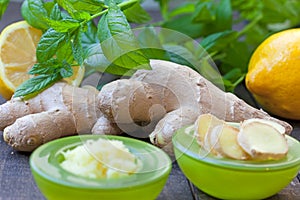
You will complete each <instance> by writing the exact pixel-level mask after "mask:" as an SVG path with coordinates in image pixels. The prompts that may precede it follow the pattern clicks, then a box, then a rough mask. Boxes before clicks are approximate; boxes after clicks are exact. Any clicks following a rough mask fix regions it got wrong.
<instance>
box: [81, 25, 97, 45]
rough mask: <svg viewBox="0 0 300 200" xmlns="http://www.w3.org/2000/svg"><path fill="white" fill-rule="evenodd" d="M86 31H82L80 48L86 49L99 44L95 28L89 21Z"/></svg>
mask: <svg viewBox="0 0 300 200" xmlns="http://www.w3.org/2000/svg"><path fill="white" fill-rule="evenodd" d="M86 27H87V28H86V30H85V31H83V33H82V37H81V43H82V48H83V49H87V48H88V46H89V45H93V44H95V43H99V46H100V41H99V38H98V37H97V26H96V25H95V24H94V22H93V21H89V22H88V23H87V24H86Z"/></svg>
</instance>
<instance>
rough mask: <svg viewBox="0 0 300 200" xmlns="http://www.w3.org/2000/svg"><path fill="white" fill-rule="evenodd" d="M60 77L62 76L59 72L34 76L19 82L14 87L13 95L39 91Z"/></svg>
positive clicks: (18, 95) (17, 95) (20, 95)
mask: <svg viewBox="0 0 300 200" xmlns="http://www.w3.org/2000/svg"><path fill="white" fill-rule="evenodd" d="M61 78H62V77H61V75H60V74H59V73H54V74H43V75H39V76H35V77H33V78H31V79H29V80H27V81H25V82H24V83H23V84H21V85H20V86H19V87H18V88H17V89H16V91H15V94H14V97H22V96H27V95H30V94H33V93H37V92H40V91H42V90H44V89H45V88H47V87H49V86H51V85H52V84H53V83H55V82H56V81H58V80H60V79H61Z"/></svg>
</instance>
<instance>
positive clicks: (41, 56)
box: [36, 28, 67, 62]
mask: <svg viewBox="0 0 300 200" xmlns="http://www.w3.org/2000/svg"><path fill="white" fill-rule="evenodd" d="M65 40H67V33H61V32H57V31H55V30H54V29H52V28H50V29H48V30H47V31H46V32H45V33H44V34H43V35H42V38H41V39H40V42H39V43H38V46H37V49H36V57H37V60H38V62H45V61H47V60H49V59H50V58H52V57H53V56H54V55H55V53H56V51H57V50H58V49H59V48H60V47H61V46H62V44H63V43H64V42H65Z"/></svg>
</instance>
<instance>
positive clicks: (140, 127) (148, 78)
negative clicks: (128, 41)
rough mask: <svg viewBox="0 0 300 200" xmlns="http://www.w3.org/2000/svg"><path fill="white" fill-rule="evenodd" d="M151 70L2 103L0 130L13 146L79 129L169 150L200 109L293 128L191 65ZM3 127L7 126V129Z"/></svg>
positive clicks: (159, 65) (155, 65)
mask: <svg viewBox="0 0 300 200" xmlns="http://www.w3.org/2000/svg"><path fill="white" fill-rule="evenodd" d="M150 64H151V67H152V70H137V71H136V72H135V73H134V75H133V76H132V77H131V78H130V79H129V80H128V79H121V80H117V81H113V82H111V83H109V84H106V85H105V86H104V87H103V88H102V89H101V91H100V92H98V91H96V90H94V89H83V88H76V87H72V86H69V85H67V84H65V83H57V84H54V85H53V86H52V87H50V88H48V89H47V90H45V91H44V92H42V93H41V94H39V95H38V96H36V97H34V98H32V99H30V100H28V101H24V100H22V99H19V98H18V99H12V100H11V101H8V102H7V103H5V104H3V105H1V106H0V129H1V130H3V129H4V133H3V136H4V139H5V141H6V142H7V143H8V144H10V145H11V146H13V147H14V148H15V149H17V150H21V151H32V150H33V149H35V148H36V147H38V146H39V145H41V144H43V143H45V142H47V141H50V140H53V139H55V138H59V137H63V136H67V135H73V134H77V133H79V134H83V133H94V134H119V133H120V132H126V133H129V134H134V136H136V137H140V138H146V137H150V140H151V142H152V143H153V144H155V145H157V146H159V147H164V148H165V149H166V150H167V151H172V144H171V137H172V135H173V134H174V132H175V131H176V130H177V129H179V128H181V127H182V126H184V125H189V124H193V123H194V122H195V120H196V119H197V117H198V116H199V115H200V114H205V113H211V114H213V115H215V116H216V117H218V118H220V119H224V120H226V121H233V122H239V121H243V120H245V119H250V118H261V119H268V120H270V121H274V122H277V123H279V124H281V125H282V126H283V127H284V129H285V130H284V132H285V133H290V132H291V130H292V127H291V126H290V125H289V124H288V123H286V122H284V121H281V120H278V119H276V118H273V117H271V116H269V115H268V114H267V113H265V112H264V111H262V110H258V109H256V108H253V107H251V106H250V105H248V104H246V103H245V102H244V101H242V100H241V99H239V98H238V97H236V96H235V95H233V94H232V93H225V92H223V91H222V90H220V89H219V88H217V87H216V86H214V85H213V84H212V83H211V82H209V81H208V80H206V79H205V78H203V77H202V76H201V75H200V74H198V73H197V72H196V71H194V70H192V69H191V68H189V67H186V66H182V65H179V64H176V63H171V62H167V61H161V60H151V63H150ZM5 127H6V128H5Z"/></svg>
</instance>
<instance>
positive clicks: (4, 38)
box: [0, 21, 84, 99]
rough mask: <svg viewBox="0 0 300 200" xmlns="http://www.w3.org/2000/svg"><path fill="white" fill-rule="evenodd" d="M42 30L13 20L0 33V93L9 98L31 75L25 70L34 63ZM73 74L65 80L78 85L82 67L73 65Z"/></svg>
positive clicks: (82, 74) (82, 73)
mask: <svg viewBox="0 0 300 200" xmlns="http://www.w3.org/2000/svg"><path fill="white" fill-rule="evenodd" d="M41 36H42V32H41V31H40V30H38V29H35V28H33V27H31V26H30V25H29V24H28V23H27V22H25V21H20V22H15V23H13V24H11V25H9V26H7V27H6V28H5V29H4V30H3V31H2V33H1V35H0V94H1V96H2V97H4V98H5V99H10V98H11V96H12V95H13V93H14V91H15V90H16V88H17V87H18V86H19V85H20V84H21V83H23V82H24V81H25V80H28V79H29V78H31V77H32V75H29V74H28V73H27V72H28V71H29V70H30V68H31V67H32V66H33V65H34V64H35V63H36V54H35V52H36V47H37V44H38V42H39V40H40V38H41ZM73 70H74V75H73V76H72V77H70V78H67V79H66V81H67V82H68V83H70V84H72V85H76V86H78V85H79V84H80V83H81V81H82V79H83V76H84V68H83V67H74V68H73Z"/></svg>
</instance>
